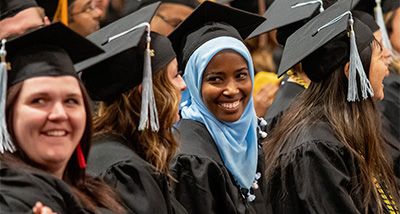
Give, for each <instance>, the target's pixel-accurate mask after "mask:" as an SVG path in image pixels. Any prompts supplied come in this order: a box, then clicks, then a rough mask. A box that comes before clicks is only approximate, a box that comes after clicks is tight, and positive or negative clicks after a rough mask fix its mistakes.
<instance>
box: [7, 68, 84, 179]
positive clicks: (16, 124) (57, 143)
mask: <svg viewBox="0 0 400 214" xmlns="http://www.w3.org/2000/svg"><path fill="white" fill-rule="evenodd" d="M6 117H7V127H8V131H9V133H10V136H11V138H12V141H13V143H14V144H15V146H16V148H17V152H16V155H18V156H19V157H20V158H21V159H22V160H23V161H25V162H26V163H27V164H28V165H31V166H34V167H38V168H41V169H43V170H45V171H48V172H50V173H52V174H54V175H55V176H56V177H58V178H60V179H62V178H63V176H64V172H65V171H66V167H67V165H69V168H70V169H69V170H70V173H71V172H73V171H72V170H75V173H74V174H76V172H77V170H78V171H79V164H78V158H77V155H76V148H77V145H78V143H81V145H82V150H83V153H84V156H85V158H86V156H87V154H88V151H89V146H90V140H91V115H90V106H89V97H88V95H87V94H86V91H85V89H84V87H83V85H82V84H81V83H80V82H79V80H78V79H77V78H76V77H73V76H56V77H52V76H39V77H32V78H29V79H26V80H24V81H23V82H20V83H17V84H16V85H13V86H11V87H10V88H9V89H8V90H7V102H6ZM78 174H79V173H78Z"/></svg>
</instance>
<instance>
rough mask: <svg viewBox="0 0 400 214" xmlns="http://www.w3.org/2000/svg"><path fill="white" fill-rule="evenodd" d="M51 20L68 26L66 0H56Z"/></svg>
mask: <svg viewBox="0 0 400 214" xmlns="http://www.w3.org/2000/svg"><path fill="white" fill-rule="evenodd" d="M53 1H54V0H53ZM53 20H54V21H60V22H62V23H63V24H64V25H65V26H68V0H59V1H58V6H57V9H56V13H55V14H54V18H53Z"/></svg>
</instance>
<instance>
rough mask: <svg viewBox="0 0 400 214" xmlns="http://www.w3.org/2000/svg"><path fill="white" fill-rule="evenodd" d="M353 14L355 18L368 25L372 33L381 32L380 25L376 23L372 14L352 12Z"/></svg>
mask: <svg viewBox="0 0 400 214" xmlns="http://www.w3.org/2000/svg"><path fill="white" fill-rule="evenodd" d="M351 13H352V14H353V17H355V18H357V19H358V20H360V21H362V23H364V24H365V25H367V26H368V27H369V29H370V30H371V32H372V33H374V32H376V31H377V30H379V25H378V24H377V23H376V22H375V19H374V17H373V16H371V14H369V13H367V12H364V11H359V10H352V11H351Z"/></svg>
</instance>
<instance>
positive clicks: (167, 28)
mask: <svg viewBox="0 0 400 214" xmlns="http://www.w3.org/2000/svg"><path fill="white" fill-rule="evenodd" d="M192 12H193V9H192V8H190V7H188V6H185V5H182V4H174V3H163V4H161V5H160V7H159V8H158V10H157V12H156V15H155V16H154V17H153V19H152V20H151V23H150V25H151V30H152V31H154V32H157V33H159V34H162V35H164V36H168V35H169V34H170V33H171V32H172V31H173V30H174V29H175V28H176V27H177V26H178V25H179V24H180V23H181V22H182V21H183V20H185V19H186V18H187V17H188V16H189V15H190V14H191V13H192Z"/></svg>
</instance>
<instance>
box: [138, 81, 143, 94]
mask: <svg viewBox="0 0 400 214" xmlns="http://www.w3.org/2000/svg"><path fill="white" fill-rule="evenodd" d="M142 90H143V83H140V85H139V93H140V94H142Z"/></svg>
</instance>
